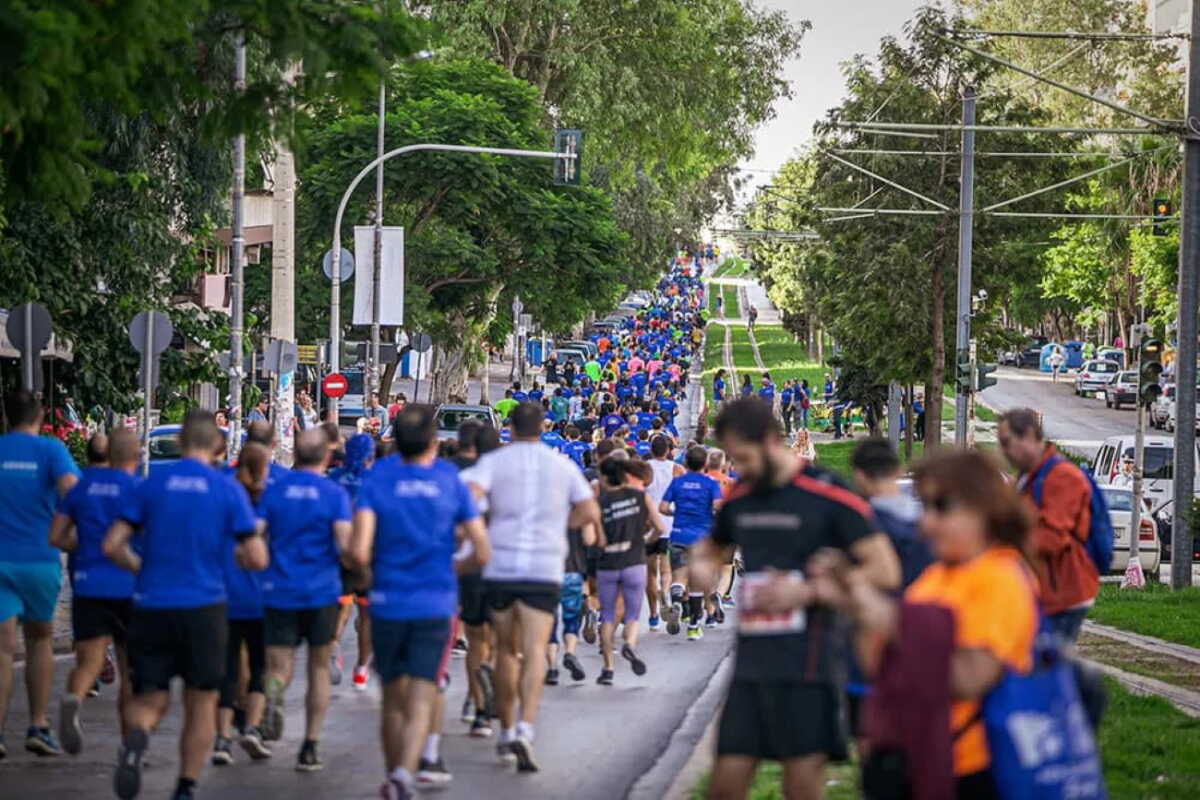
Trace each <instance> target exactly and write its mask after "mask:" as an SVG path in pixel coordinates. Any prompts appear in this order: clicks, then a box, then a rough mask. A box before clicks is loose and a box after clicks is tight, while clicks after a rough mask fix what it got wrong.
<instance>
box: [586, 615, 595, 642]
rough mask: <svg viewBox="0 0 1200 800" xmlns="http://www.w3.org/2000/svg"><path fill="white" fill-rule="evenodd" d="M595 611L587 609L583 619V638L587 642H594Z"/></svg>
mask: <svg viewBox="0 0 1200 800" xmlns="http://www.w3.org/2000/svg"><path fill="white" fill-rule="evenodd" d="M595 614H596V612H595V611H589V612H587V616H586V617H585V618H584V621H583V640H584V641H585V642H587V643H588V644H595V643H596V617H595Z"/></svg>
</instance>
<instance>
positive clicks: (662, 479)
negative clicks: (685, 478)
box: [646, 434, 684, 631]
mask: <svg viewBox="0 0 1200 800" xmlns="http://www.w3.org/2000/svg"><path fill="white" fill-rule="evenodd" d="M650 455H651V458H650V460H649V461H648V462H647V463H648V464H649V465H650V469H651V470H652V471H653V472H654V480H653V481H651V482H650V485H649V486H647V487H646V494H647V496H649V498H650V501H651V503H652V507H653V508H655V509H657V508H658V507H659V505H660V504H661V503H662V499H663V495H664V494H666V493H667V487H668V486H670V485H671V481H673V480H674V479H675V478H676V477H677V476H679V475H682V474H683V472H684V470H683V467H682V466H681V465H679V464H677V463H675V462H674V461H672V460H671V457H670V456H671V440H670V439H669V438H667V437H666V436H664V435H662V434H660V435H658V436H655V437H654V439H653V440H652V441H651V442H650ZM670 546H671V540H670V537H669V536H660V537H659V538H657V539H655V540H654V541H653V542H651V543H649V544H647V545H646V601H647V603H648V604H649V608H650V621H649V627H650V630H651V631H657V630H658V629H659V628H660V627H661V625H662V621H661V617H662V613H663V609H665V608H666V607H667V605H668V604H669V602H670V596H671V559H670V557H669V554H670ZM660 601H661V602H660ZM660 605H661V607H662V608H660Z"/></svg>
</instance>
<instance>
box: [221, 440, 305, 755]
mask: <svg viewBox="0 0 1200 800" xmlns="http://www.w3.org/2000/svg"><path fill="white" fill-rule="evenodd" d="M267 425H268V424H267V423H265V422H255V423H252V424H251V428H252V429H257V430H252V431H251V433H252V434H254V436H253V437H251V436H247V437H246V443H245V445H244V446H243V447H242V450H241V452H240V453H238V458H237V467H236V469H235V470H234V473H233V477H234V479H235V480H236V481H237V482H238V484H240V485H241V487H242V488H243V489H245V490H246V494H247V495H248V496H249V498H250V502H251V503H252V504H257V503H258V501H259V499H260V498H261V497H262V494H263V491H264V490H265V489H266V488H267V486H268V485H270V483H271V477H270V475H271V470H270V467H271V449H270V446H269V445H268V444H265V443H264V442H270V441H272V440H273V439H274V435H275V431H274V429H273V428H269V427H267V429H266V430H264V429H263V428H264V427H265V426H267ZM287 473H288V470H287V469H282V471H281V472H278V473H276V474H279V475H280V476H281V477H282V476H285V475H286V474H287ZM225 591H226V595H227V597H228V599H227V601H226V604H225V618H226V620H227V621H228V628H229V636H228V639H227V640H226V644H225V678H224V680H223V681H222V682H221V694H220V696H219V698H218V699H217V739H216V741H215V742H214V743H213V752H212V763H213V764H214V765H215V766H228V765H229V764H232V763H233V736H234V729H233V717H234V706H235V704H236V703H237V701H238V698H239V696H240V694H241V690H242V686H243V683H244V686H245V692H246V697H245V704H244V706H243V707H242V711H243V712H244V714H245V720H244V723H243V725H242V732H241V734H240V740H239V742H240V744H241V745H242V748H243V749H245V751H246V752H247V753H249V754H250V757H251V758H253V759H256V760H258V759H264V758H270V757H271V748H270V747H269V746H268V745H267V740H269V739H272V738H279V737H277V736H276V737H272V736H271V735H270V732H269V731H265V732H264V730H261V729H260V726H261V725H262V721H263V711H264V708H265V707H266V696H265V694H264V692H265V677H266V672H267V646H266V637H265V631H266V625H265V623H264V622H263V594H262V585H261V583H260V582H259V575H258V572H257V571H252V570H247V569H243V568H242V567H241V566H240V565H239V564H238V563H237V556H236V553H235V545H234V543H233V542H229V543H228V544H227V545H226V548H225ZM243 649H244V650H245V653H246V660H245V665H246V667H247V669H246V670H243V669H242V665H243V661H242V651H243Z"/></svg>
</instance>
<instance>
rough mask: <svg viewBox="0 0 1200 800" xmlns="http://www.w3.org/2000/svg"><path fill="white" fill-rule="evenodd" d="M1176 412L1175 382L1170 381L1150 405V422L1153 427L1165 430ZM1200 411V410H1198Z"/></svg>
mask: <svg viewBox="0 0 1200 800" xmlns="http://www.w3.org/2000/svg"><path fill="white" fill-rule="evenodd" d="M1174 413H1175V384H1173V383H1169V384H1167V385H1166V386H1164V387H1163V392H1162V394H1160V395H1159V396H1158V399H1157V400H1155V401H1154V404H1153V405H1152V406H1150V412H1149V415H1148V416H1149V422H1150V427H1151V428H1158V429H1160V430H1165V429H1166V427H1167V420H1168V419H1170V418H1171V416H1172V415H1174ZM1198 413H1200V412H1198Z"/></svg>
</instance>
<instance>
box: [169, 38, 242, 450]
mask: <svg viewBox="0 0 1200 800" xmlns="http://www.w3.org/2000/svg"><path fill="white" fill-rule="evenodd" d="M233 89H234V91H235V92H237V93H238V94H243V93H244V92H245V91H246V32H245V30H239V31H238V32H237V44H236V55H235V57H234V77H233ZM245 196H246V134H244V133H239V134H238V135H237V136H235V137H234V138H233V229H232V231H231V233H232V235H231V237H230V239H231V241H230V244H231V245H232V247H231V250H232V253H231V258H232V262H233V263H232V266H231V269H230V272H231V273H232V274H231V276H230V282H229V283H230V285H229V306H230V307H229V315H230V316H229V404H230V405H229V445H228V453H229V462H230V463H233V461H234V460H235V459H236V458H237V454H238V450H240V449H241V442H242V369H243V368H244V367H243V358H244V356H243V354H242V323H243V320H242V313H243V309H242V294H243V291H244V288H245V274H244V270H245V260H246V253H245V250H246V236H245V230H244V227H243V220H242V203H243V201H244V199H245ZM147 424H149V420H147Z"/></svg>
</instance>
